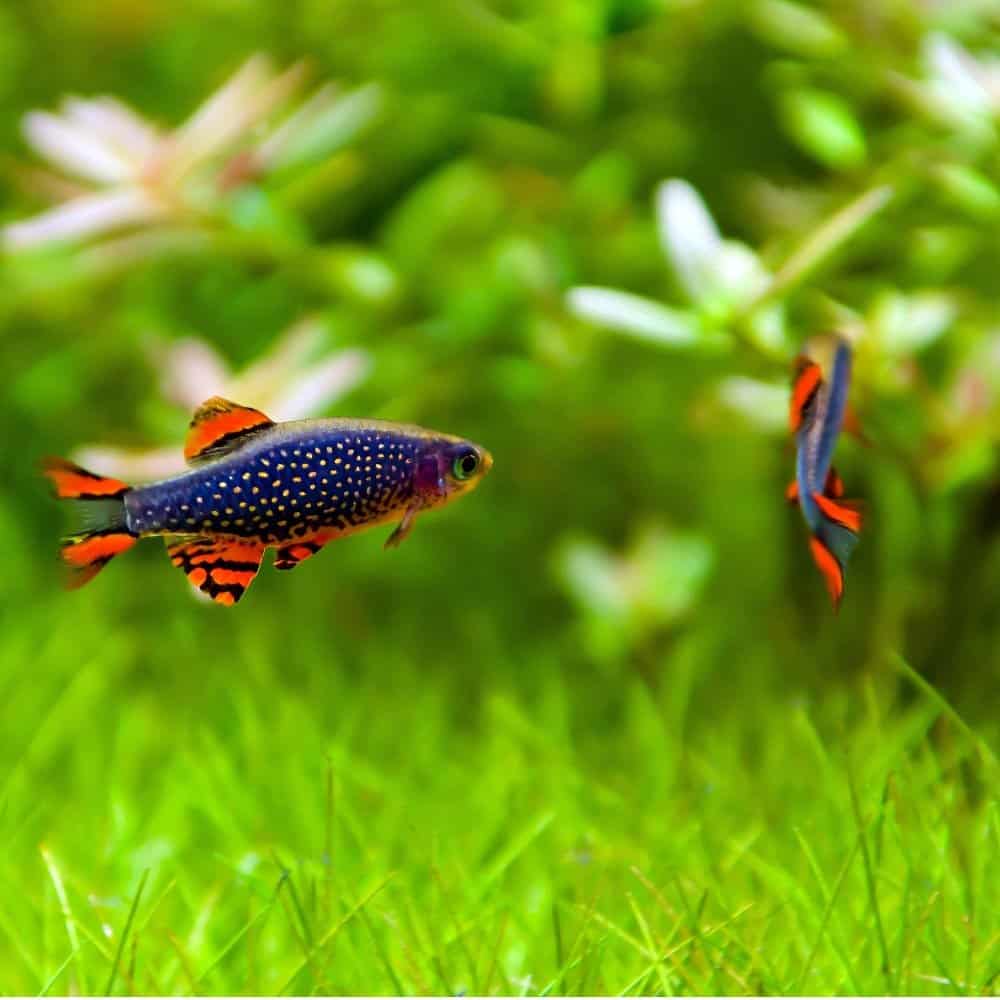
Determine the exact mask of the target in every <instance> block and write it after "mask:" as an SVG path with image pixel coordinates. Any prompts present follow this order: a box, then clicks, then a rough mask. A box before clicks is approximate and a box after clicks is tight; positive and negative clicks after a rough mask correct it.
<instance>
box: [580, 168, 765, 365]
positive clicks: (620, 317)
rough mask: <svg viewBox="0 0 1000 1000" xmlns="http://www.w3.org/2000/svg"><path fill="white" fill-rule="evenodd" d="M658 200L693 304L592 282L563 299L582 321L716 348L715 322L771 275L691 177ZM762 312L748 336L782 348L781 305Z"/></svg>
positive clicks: (663, 232) (662, 229)
mask: <svg viewBox="0 0 1000 1000" xmlns="http://www.w3.org/2000/svg"><path fill="white" fill-rule="evenodd" d="M655 202H656V221H657V230H658V233H659V237H660V246H661V247H662V248H663V254H664V256H665V257H666V259H667V263H668V264H669V265H670V266H671V268H672V269H673V272H674V274H675V275H676V277H677V281H678V284H679V285H680V287H681V290H682V291H683V292H684V294H685V296H686V297H687V299H688V300H689V302H690V304H691V307H692V308H687V309H677V308H671V307H669V306H665V305H662V304H661V303H659V302H652V301H650V300H649V299H646V298H643V297H641V296H638V295H632V294H630V293H628V292H623V291H618V290H617V289H613V288H599V287H594V286H580V287H577V288H571V289H570V290H569V292H568V293H567V296H566V305H567V307H568V308H569V310H570V312H572V313H573V314H574V315H576V316H579V317H580V318H582V319H586V320H588V321H590V322H593V323H599V324H601V325H602V326H606V327H608V328H610V329H612V330H617V331H618V332H619V333H626V334H631V335H632V336H635V337H639V338H641V339H644V340H651V341H655V342H658V343H661V344H670V345H674V346H691V345H695V344H697V345H698V346H712V347H715V346H719V345H720V344H721V343H723V342H724V336H723V335H722V334H720V333H719V332H717V331H718V328H719V327H724V324H725V321H726V319H728V318H729V317H731V316H733V315H735V314H736V313H738V312H739V311H740V310H741V309H743V308H744V307H746V306H750V305H751V304H752V303H753V302H754V300H755V299H757V298H758V297H759V296H760V295H761V294H762V293H763V292H764V291H765V290H766V289H767V287H768V286H769V285H770V283H771V281H772V280H773V279H772V275H771V273H770V272H769V271H768V270H767V269H766V268H765V267H764V265H763V263H762V262H761V260H760V258H759V257H758V256H757V254H756V253H754V251H753V250H751V249H750V247H748V246H746V244H744V243H739V242H736V241H735V240H726V239H723V237H722V235H721V234H720V233H719V229H718V227H717V226H716V224H715V221H714V220H713V219H712V216H711V213H710V212H709V211H708V208H707V207H706V206H705V203H704V201H702V199H701V196H700V195H699V194H698V192H697V191H696V190H695V189H694V188H693V187H692V186H691V185H690V184H689V183H688V182H687V181H683V180H677V179H673V180H668V181H664V182H663V183H662V184H661V185H660V186H659V187H658V188H657V191H656V197H655ZM765 313H766V314H763V313H762V314H758V315H755V316H751V317H749V319H750V320H751V322H750V325H749V327H750V335H751V337H753V338H754V339H755V340H757V341H759V342H760V343H761V345H762V346H766V347H767V348H768V349H778V350H780V349H781V348H782V347H783V340H784V313H783V310H782V308H781V306H780V304H773V305H772V306H770V307H769V308H768V309H767V310H765ZM704 317H707V318H708V319H709V322H708V323H706V322H704V321H703V318H704Z"/></svg>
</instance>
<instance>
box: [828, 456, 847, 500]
mask: <svg viewBox="0 0 1000 1000" xmlns="http://www.w3.org/2000/svg"><path fill="white" fill-rule="evenodd" d="M823 493H824V495H825V496H828V497H833V499H834V500H839V499H840V498H841V497H842V496H843V495H844V481H843V480H842V479H841V478H840V476H839V475H837V470H836V469H835V468H833V466H832V465H831V466H830V471H829V472H828V473H827V474H826V485H825V486H824V487H823Z"/></svg>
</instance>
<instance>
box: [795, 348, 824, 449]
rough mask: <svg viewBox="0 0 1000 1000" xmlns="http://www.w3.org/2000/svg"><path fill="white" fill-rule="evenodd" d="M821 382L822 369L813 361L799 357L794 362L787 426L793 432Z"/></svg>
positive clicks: (799, 424)
mask: <svg viewBox="0 0 1000 1000" xmlns="http://www.w3.org/2000/svg"><path fill="white" fill-rule="evenodd" d="M822 384H823V371H822V369H821V368H820V366H819V365H818V364H816V362H815V361H810V360H809V359H808V358H806V357H800V358H799V359H798V360H797V361H796V363H795V381H794V382H793V383H792V398H791V402H790V404H789V408H788V426H789V427H790V428H791V431H792V433H793V434H794V433H795V432H796V431H797V430H798V429H799V428H800V427H801V426H802V421H803V420H804V419H805V417H806V414H807V413H808V411H809V407H810V406H811V405H812V403H813V401H814V400H815V399H816V393H817V392H819V387H820V386H821V385H822Z"/></svg>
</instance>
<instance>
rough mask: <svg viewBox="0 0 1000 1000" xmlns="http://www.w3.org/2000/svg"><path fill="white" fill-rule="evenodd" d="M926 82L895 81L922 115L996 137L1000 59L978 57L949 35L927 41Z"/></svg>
mask: <svg viewBox="0 0 1000 1000" xmlns="http://www.w3.org/2000/svg"><path fill="white" fill-rule="evenodd" d="M922 58H923V65H924V76H923V79H922V80H911V79H909V78H906V77H903V76H902V75H901V74H892V75H891V79H892V80H893V82H894V83H895V84H896V85H897V87H898V88H899V90H900V91H901V92H902V94H903V95H904V96H905V97H906V98H908V99H909V100H910V101H912V102H913V103H914V104H915V105H916V106H917V107H918V108H919V109H920V110H921V111H923V112H924V113H925V114H928V115H930V116H931V117H933V118H936V119H939V120H940V121H943V122H947V123H949V124H950V125H952V126H953V127H956V128H958V129H961V130H962V131H965V132H967V133H969V134H970V135H973V136H979V137H980V138H986V137H989V136H992V135H993V121H992V119H993V117H994V116H995V115H996V114H997V113H998V112H1000V59H996V58H995V57H994V58H990V57H986V56H975V55H973V54H972V53H971V52H969V51H968V50H967V49H965V48H964V47H963V46H961V45H960V44H959V43H958V42H956V41H955V40H954V39H952V38H949V37H948V36H947V35H943V34H939V33H936V32H932V33H930V34H928V35H927V36H926V37H925V38H924V40H923V48H922Z"/></svg>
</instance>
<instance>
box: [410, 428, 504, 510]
mask: <svg viewBox="0 0 1000 1000" xmlns="http://www.w3.org/2000/svg"><path fill="white" fill-rule="evenodd" d="M492 466H493V456H492V455H491V454H490V453H489V452H488V451H487V450H486V449H485V448H483V447H482V446H481V445H478V444H473V442H472V441H465V440H463V439H462V438H450V437H449V438H437V439H435V440H433V441H431V442H429V443H428V445H427V447H426V448H425V449H424V452H423V454H422V455H421V457H420V460H419V462H418V463H417V470H416V483H415V486H416V492H417V493H418V494H419V495H420V496H421V497H422V498H423V499H424V504H425V506H428V507H437V506H441V505H442V504H446V503H450V502H451V501H452V500H455V499H456V498H458V497H460V496H463V495H464V494H466V493H471V492H472V490H474V489H475V488H476V487H477V486H478V485H479V483H480V482H481V481H482V478H483V476H485V475H486V473H487V472H489V471H490V469H491V468H492Z"/></svg>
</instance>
